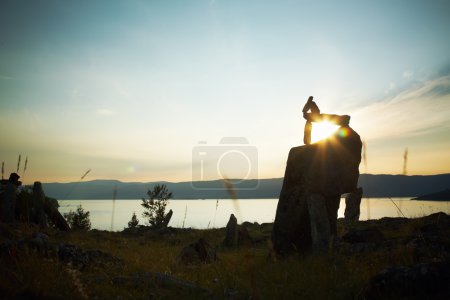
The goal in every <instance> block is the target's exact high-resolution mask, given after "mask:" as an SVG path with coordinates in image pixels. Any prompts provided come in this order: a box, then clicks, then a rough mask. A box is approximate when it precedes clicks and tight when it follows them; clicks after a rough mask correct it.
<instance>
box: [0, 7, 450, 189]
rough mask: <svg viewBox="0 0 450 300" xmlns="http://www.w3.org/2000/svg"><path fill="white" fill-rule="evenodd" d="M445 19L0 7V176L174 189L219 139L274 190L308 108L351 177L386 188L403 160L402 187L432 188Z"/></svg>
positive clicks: (449, 81) (436, 10)
mask: <svg viewBox="0 0 450 300" xmlns="http://www.w3.org/2000/svg"><path fill="white" fill-rule="evenodd" d="M449 11H450V2H449V1H435V0H423V1H413V0H405V1H392V0H390V1H363V0H358V1H260V0H258V1H244V0H240V1H230V0H226V1H220V0H216V1H201V0H198V1H168V0H166V1H112V0H107V1H56V0H55V1H4V0H3V1H1V2H0V126H1V128H2V129H1V131H0V140H1V144H0V160H1V161H4V162H5V173H7V174H9V172H11V171H15V169H16V164H17V157H18V155H19V154H22V166H23V160H24V158H25V156H28V169H27V171H26V174H25V176H24V177H25V178H24V179H25V182H32V181H34V180H41V181H44V182H48V181H61V182H63V181H77V180H79V178H80V177H81V175H82V174H83V173H84V172H85V171H86V170H88V169H92V171H91V172H90V173H89V174H88V176H87V177H86V180H89V179H100V178H103V179H119V180H123V181H154V180H167V181H189V180H191V164H192V163H191V161H192V154H193V149H194V152H195V151H196V148H195V147H196V145H197V143H198V142H199V141H206V142H207V145H210V146H211V148H208V149H210V150H209V151H210V152H208V151H207V152H208V153H207V155H209V156H210V158H211V159H212V160H214V159H217V157H218V156H220V153H221V151H223V150H221V149H225V148H221V147H219V146H217V144H218V143H219V141H220V140H221V138H222V137H245V138H247V140H248V142H249V146H248V147H250V148H243V149H244V150H245V151H247V150H246V149H251V150H252V151H253V150H254V149H256V151H257V154H258V157H257V162H258V175H259V177H260V178H270V177H281V176H283V174H284V168H285V164H286V159H287V155H288V151H289V149H290V148H291V147H293V146H298V145H300V144H302V138H303V137H302V134H303V126H304V120H303V119H302V116H301V108H302V107H303V104H304V102H305V101H306V99H307V97H308V96H309V95H314V97H315V99H316V101H317V103H318V104H319V106H320V108H321V110H322V111H323V112H327V113H345V114H350V115H351V116H352V121H351V126H352V127H353V128H354V129H355V130H356V131H357V132H358V133H359V134H360V135H361V137H362V138H363V139H364V140H365V141H366V144H367V168H366V167H365V166H364V164H361V168H360V170H361V172H363V173H365V172H368V173H387V174H398V173H401V172H402V167H403V157H402V156H403V152H404V149H405V147H408V150H409V157H408V158H409V159H408V174H437V173H448V172H450V151H449V149H450V139H449V137H450V17H449ZM213 146H215V147H213ZM253 153H254V152H251V153H250V154H249V155H251V156H252V157H250V159H251V163H252V164H254V163H255V162H254V160H256V158H255V157H253V156H255V155H256V154H253ZM195 167H197V166H195ZM22 173H23V172H22V171H20V175H22ZM252 176H253V175H252ZM253 177H254V176H253Z"/></svg>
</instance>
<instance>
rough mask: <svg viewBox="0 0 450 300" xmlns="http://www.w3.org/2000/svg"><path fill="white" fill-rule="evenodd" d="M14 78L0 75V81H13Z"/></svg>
mask: <svg viewBox="0 0 450 300" xmlns="http://www.w3.org/2000/svg"><path fill="white" fill-rule="evenodd" d="M13 79H14V77H10V76H6V75H1V74H0V80H13Z"/></svg>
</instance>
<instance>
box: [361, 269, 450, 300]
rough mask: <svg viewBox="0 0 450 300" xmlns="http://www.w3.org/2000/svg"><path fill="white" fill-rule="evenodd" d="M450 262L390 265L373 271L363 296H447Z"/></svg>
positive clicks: (449, 280) (388, 297) (438, 297)
mask: <svg viewBox="0 0 450 300" xmlns="http://www.w3.org/2000/svg"><path fill="white" fill-rule="evenodd" d="M449 282H450V262H448V261H447V262H432V263H420V264H416V265H414V266H412V267H405V266H399V267H390V268H387V269H385V270H383V271H382V272H380V273H379V274H377V275H375V276H374V277H373V278H372V279H371V280H370V282H369V284H368V286H367V287H366V289H365V292H364V299H450V285H449V284H448V283H449Z"/></svg>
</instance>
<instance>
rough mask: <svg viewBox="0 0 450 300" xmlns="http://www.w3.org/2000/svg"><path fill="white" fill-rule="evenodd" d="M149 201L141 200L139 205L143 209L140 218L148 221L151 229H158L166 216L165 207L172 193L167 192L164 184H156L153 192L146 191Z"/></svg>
mask: <svg viewBox="0 0 450 300" xmlns="http://www.w3.org/2000/svg"><path fill="white" fill-rule="evenodd" d="M147 195H148V197H149V199H144V198H142V203H141V205H142V206H143V207H144V208H145V211H144V212H143V214H142V216H143V217H144V218H147V219H148V222H149V223H150V225H151V226H152V227H160V226H161V225H162V224H163V221H164V218H165V216H166V206H167V204H168V203H169V199H170V198H172V193H170V192H169V190H168V189H167V187H166V185H165V184H157V185H155V186H154V187H153V190H152V191H150V190H148V192H147Z"/></svg>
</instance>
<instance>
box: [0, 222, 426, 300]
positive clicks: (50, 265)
mask: <svg viewBox="0 0 450 300" xmlns="http://www.w3.org/2000/svg"><path fill="white" fill-rule="evenodd" d="M374 222H375V221H367V222H360V223H357V224H355V223H353V224H347V223H345V222H340V223H339V232H340V234H342V233H343V232H345V231H346V230H348V228H349V227H350V226H356V227H357V228H368V227H373V226H375V225H374V224H375V223H374ZM424 222H425V221H424V220H423V219H419V220H411V221H410V222H408V223H399V224H388V225H381V224H379V225H376V226H377V228H379V229H380V230H382V232H383V234H384V235H385V236H386V237H387V238H393V239H397V238H402V237H405V236H410V235H415V236H417V231H418V230H419V228H421V227H422V226H423V225H424V224H425V223H424ZM0 230H2V232H3V233H5V232H6V229H5V228H0ZM34 231H38V228H37V227H33V226H26V225H24V226H23V227H20V228H16V229H14V230H13V229H11V232H9V233H8V234H9V236H20V235H29V234H31V233H32V232H34ZM249 232H250V235H251V236H252V237H253V238H254V240H259V242H256V243H254V244H253V245H251V246H245V247H240V248H237V249H226V248H222V247H221V244H222V241H223V238H224V236H225V229H224V228H222V229H208V230H189V229H178V230H176V231H174V232H173V233H170V234H164V235H160V234H155V233H150V232H148V233H143V234H139V235H137V234H134V235H133V234H125V233H119V232H107V231H98V230H91V231H88V232H82V231H80V232H71V233H60V232H56V231H53V230H48V231H47V233H48V234H49V236H50V240H51V241H52V242H53V243H72V244H75V245H77V246H79V247H81V248H83V249H85V250H101V251H104V252H106V253H109V254H111V255H113V256H115V257H117V258H120V259H121V260H122V261H123V264H119V265H115V264H111V265H99V266H92V267H89V268H87V269H83V270H78V269H76V268H75V267H71V266H68V265H66V264H63V263H61V262H59V261H58V260H57V259H56V258H54V257H49V258H43V257H42V256H38V255H37V254H36V253H22V254H21V255H20V256H16V259H15V260H14V259H9V261H8V260H5V257H10V256H3V259H2V261H1V267H2V272H1V273H0V292H1V293H0V294H2V295H7V296H13V295H16V296H17V295H28V296H29V295H31V296H35V297H41V298H67V299H82V298H83V297H88V298H97V299H111V298H114V299H118V298H122V299H148V298H153V299H163V298H164V299H179V298H183V299H201V298H212V299H225V298H229V297H235V299H352V298H358V297H360V296H361V293H362V291H363V288H364V286H365V285H366V284H367V282H368V280H369V278H371V277H372V276H373V275H375V274H376V273H378V272H379V271H381V270H382V269H384V268H385V267H387V266H392V265H411V264H414V263H417V258H416V257H415V255H414V249H410V248H408V247H406V246H405V245H403V244H401V243H399V244H398V245H396V246H395V247H392V248H391V249H390V251H389V254H388V255H387V253H386V250H385V249H378V248H375V249H373V250H371V251H363V252H356V253H355V252H348V251H347V252H346V251H337V252H334V253H331V254H328V255H322V256H316V255H302V256H293V257H291V258H288V259H284V260H274V259H273V257H272V256H271V255H270V253H271V251H270V243H267V239H268V238H269V237H270V233H271V228H270V226H265V227H264V226H260V227H251V228H249ZM199 238H204V239H206V240H207V241H208V242H209V243H210V244H211V245H212V246H213V247H216V246H217V250H218V252H217V253H218V257H219V259H220V260H219V261H218V262H216V263H213V264H202V265H193V266H185V265H180V264H177V263H176V261H177V260H176V258H177V256H178V254H179V253H180V251H181V249H182V248H183V247H184V246H186V245H188V244H190V243H192V242H195V241H197V240H198V239H199ZM9 239H12V238H11V237H9ZM268 245H269V246H268ZM344 250H345V249H344ZM136 272H158V273H164V274H168V275H170V276H173V277H174V278H177V279H180V280H184V281H188V282H191V283H194V284H197V285H198V286H200V287H202V288H204V289H207V290H209V291H210V293H209V294H207V295H205V294H202V293H198V292H192V293H190V292H189V291H186V290H182V289H179V288H177V287H173V286H164V285H160V284H157V283H155V282H154V283H150V284H147V285H142V284H141V285H139V286H133V285H122V286H118V285H114V284H113V283H112V282H113V279H114V278H116V277H119V276H131V275H132V274H135V273H136ZM43 274H45V275H43Z"/></svg>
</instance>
